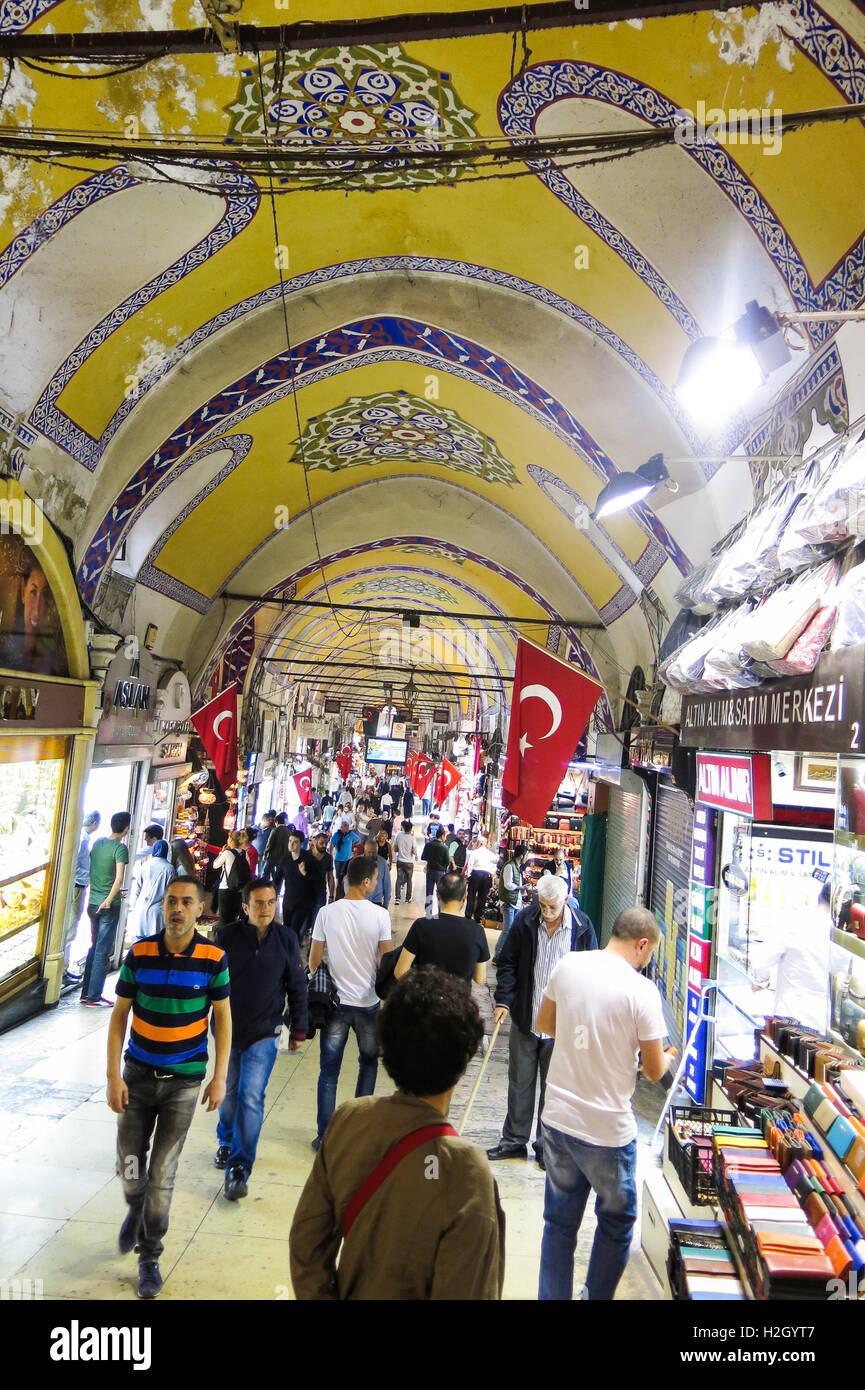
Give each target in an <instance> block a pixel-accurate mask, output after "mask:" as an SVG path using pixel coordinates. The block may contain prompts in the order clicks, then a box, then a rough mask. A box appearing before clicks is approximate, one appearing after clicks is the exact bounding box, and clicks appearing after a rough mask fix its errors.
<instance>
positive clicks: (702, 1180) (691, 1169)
mask: <svg viewBox="0 0 865 1390" xmlns="http://www.w3.org/2000/svg"><path fill="white" fill-rule="evenodd" d="M737 1118H738V1116H737V1113H736V1111H735V1110H713V1109H712V1108H711V1107H710V1106H708V1105H674V1106H672V1107H671V1108H670V1113H669V1115H668V1117H667V1157H668V1158H669V1160H670V1162H671V1163H672V1165H673V1167H674V1169H675V1170H676V1174H677V1175H678V1178H679V1181H680V1182H681V1184H682V1186H683V1188H684V1189H685V1193H686V1195H687V1197H688V1201H689V1202H692V1203H693V1205H694V1206H709V1205H711V1204H712V1203H713V1202H715V1201H717V1189H716V1187H715V1178H714V1176H713V1173H712V1146H711V1142H709V1143H708V1144H706V1145H705V1146H702V1145H697V1144H693V1143H690V1142H686V1143H682V1141H681V1140H680V1139H679V1136H678V1135H677V1134H676V1132H675V1128H674V1126H675V1125H676V1123H677V1122H678V1121H681V1120H687V1121H688V1122H689V1123H690V1124H693V1125H700V1126H701V1133H700V1137H701V1138H705V1139H708V1140H709V1141H711V1138H712V1125H734V1124H735V1123H736V1121H737Z"/></svg>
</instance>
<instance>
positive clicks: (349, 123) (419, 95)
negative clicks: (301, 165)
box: [225, 45, 477, 188]
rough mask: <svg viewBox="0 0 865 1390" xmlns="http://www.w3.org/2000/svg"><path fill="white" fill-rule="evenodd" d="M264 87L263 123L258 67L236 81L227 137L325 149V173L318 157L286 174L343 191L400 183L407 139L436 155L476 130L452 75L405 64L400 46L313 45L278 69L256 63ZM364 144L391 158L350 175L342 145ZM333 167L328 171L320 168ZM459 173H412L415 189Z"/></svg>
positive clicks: (440, 168)
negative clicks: (259, 137) (261, 138)
mask: <svg viewBox="0 0 865 1390" xmlns="http://www.w3.org/2000/svg"><path fill="white" fill-rule="evenodd" d="M261 74H262V84H261V85H262V87H263V91H264V105H265V108H266V113H267V124H266V125H265V121H264V118H263V114H262V91H261V89H260V87H259V80H258V69H257V67H256V68H252V69H247V70H246V71H245V72H244V74H243V76H242V77H241V82H240V90H239V92H238V94H237V97H236V98H235V100H234V101H233V102H232V104H231V105H230V106H227V107H226V108H225V110H226V111H227V112H228V115H229V133H230V135H229V138H230V139H235V140H242V139H245V138H246V137H247V136H249V135H262V134H264V133H265V131H266V132H267V134H268V136H269V137H270V138H271V139H272V140H273V141H274V143H275V144H277V145H280V144H281V145H287V144H297V143H298V142H299V143H300V144H306V143H307V142H309V143H312V144H314V145H323V146H326V147H327V149H328V150H329V151H333V154H334V158H333V159H332V160H328V161H326V163H325V165H324V168H323V167H322V165H321V164H320V163H318V161H316V163H315V164H311V165H310V167H309V172H308V173H306V172H304V171H301V172H300V173H298V174H296V175H294V174H293V175H292V180H293V181H294V180H296V181H297V182H299V183H302V184H303V183H315V184H317V185H319V186H320V185H321V184H322V182H327V181H332V182H334V183H338V184H339V185H340V186H341V187H343V188H358V187H366V188H369V187H376V188H382V187H385V188H386V187H389V186H392V187H396V186H399V187H405V184H406V177H407V176H406V164H405V160H404V159H401V158H400V155H401V153H402V151H403V149H404V148H405V146H406V144H407V143H408V142H409V141H410V142H411V147H412V149H413V150H415V151H416V150H431V151H434V150H438V149H439V148H441V146H440V143H439V142H440V141H441V140H442V139H443V138H447V139H453V138H454V137H463V138H464V137H471V136H475V135H476V134H477V132H476V130H475V128H474V125H473V121H474V116H475V113H474V112H473V111H469V110H468V108H467V107H465V106H463V104H462V102H461V101H460V99H459V97H458V96H457V94H456V92H455V91H454V89H453V87H452V86H451V84H450V75H449V74H448V73H446V72H438V71H436V69H435V68H430V67H427V66H426V64H424V63H418V62H415V61H414V60H413V59H410V58H409V57H408V56H407V55H406V53H405V52H404V51H403V49H402V48H401V47H399V46H398V45H394V46H393V47H389V48H318V49H315V50H314V51H313V52H312V53H308V54H307V53H295V52H292V53H288V54H286V61H285V65H284V68H283V70H282V72H281V73H280V72H279V71H278V68H277V64H276V62H275V61H273V60H271V61H270V62H267V63H262V68H261ZM358 140H362V141H364V142H366V143H367V148H368V149H369V150H370V151H376V152H384V153H388V154H392V155H393V158H392V159H387V160H386V161H385V162H384V163H382V164H379V165H377V166H376V167H375V169H370V170H358V171H356V172H352V171H353V170H355V162H354V160H351V159H346V158H339V154H340V151H341V150H343V149H349V148H356V145H357V141H358ZM328 169H329V170H331V171H332V172H331V174H330V175H328V174H327V173H326V172H325V170H328ZM459 173H460V171H459V169H458V168H456V167H451V166H450V165H444V164H443V165H437V166H436V167H435V168H427V169H422V168H421V169H415V170H413V171H412V173H411V175H410V181H411V182H412V183H413V184H426V183H441V182H453V180H454V179H456V178H458V177H459Z"/></svg>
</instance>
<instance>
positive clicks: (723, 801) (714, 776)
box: [696, 753, 772, 820]
mask: <svg viewBox="0 0 865 1390" xmlns="http://www.w3.org/2000/svg"><path fill="white" fill-rule="evenodd" d="M696 800H697V801H698V802H699V804H700V805H701V806H714V808H715V810H716V811H733V812H735V813H737V814H738V815H740V816H750V817H751V819H757V820H771V819H772V791H771V767H770V763H769V758H768V755H767V754H765V753H753V754H751V753H741V754H737V753H698V754H697V795H696Z"/></svg>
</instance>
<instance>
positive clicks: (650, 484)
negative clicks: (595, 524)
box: [592, 454, 678, 521]
mask: <svg viewBox="0 0 865 1390" xmlns="http://www.w3.org/2000/svg"><path fill="white" fill-rule="evenodd" d="M661 483H666V484H667V486H668V488H669V490H670V491H671V492H677V491H678V485H677V484H676V483H674V482H673V480H672V478H671V477H670V474H669V473H668V471H667V465H666V464H665V463H664V456H663V454H652V457H651V458H650V459H647V460H646V462H645V463H641V464H640V467H639V468H637V469H635V470H634V472H633V473H617V474H616V476H615V477H614V478H611V479H610V481H609V482H608V483H607V484H606V486H604V487H602V488H601V491H600V493H599V494H598V500H597V502H596V504H595V510H594V512H593V513H592V516H593V518H594V520H595V521H600V520H601V518H602V517H605V516H612V515H613V514H614V513H615V512H623V511H625V509H626V508H627V507H633V506H635V505H636V503H637V502H642V500H643V498H644V497H648V495H649V493H650V492H652V491H653V490H654V489H655V488H656V487H658V486H659V485H660V484H661Z"/></svg>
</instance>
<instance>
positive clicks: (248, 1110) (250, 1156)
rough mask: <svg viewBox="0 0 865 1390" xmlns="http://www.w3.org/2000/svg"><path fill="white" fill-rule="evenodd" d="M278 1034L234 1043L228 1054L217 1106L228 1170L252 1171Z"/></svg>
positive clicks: (247, 1172) (218, 1135) (221, 1140)
mask: <svg viewBox="0 0 865 1390" xmlns="http://www.w3.org/2000/svg"><path fill="white" fill-rule="evenodd" d="M278 1047H279V1038H262V1039H261V1040H260V1042H256V1043H253V1044H252V1046H251V1047H247V1048H244V1049H243V1051H242V1052H241V1050H240V1048H238V1047H233V1048H232V1049H231V1053H230V1056H229V1058H228V1079H227V1081H226V1084H225V1100H224V1101H223V1102H222V1104H221V1105H220V1107H219V1123H218V1125H217V1126H216V1137H217V1139H218V1141H219V1143H220V1144H227V1145H228V1147H229V1148H230V1149H231V1157H230V1158H229V1160H228V1164H227V1171H228V1170H230V1169H232V1168H242V1169H243V1171H244V1174H245V1175H246V1177H249V1175H250V1173H251V1172H252V1165H253V1163H254V1162H255V1151H256V1149H257V1148H258V1136H259V1135H260V1134H261V1126H262V1122H263V1120H264V1093H265V1091H266V1089H267V1083H268V1081H269V1080H270V1073H271V1072H272V1071H273V1064H274V1062H275V1061H276V1053H277V1049H278Z"/></svg>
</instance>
